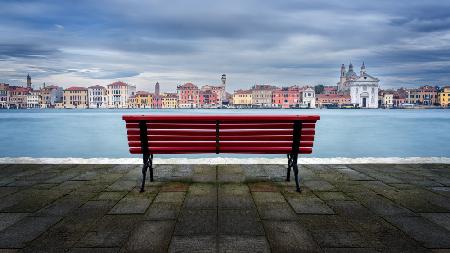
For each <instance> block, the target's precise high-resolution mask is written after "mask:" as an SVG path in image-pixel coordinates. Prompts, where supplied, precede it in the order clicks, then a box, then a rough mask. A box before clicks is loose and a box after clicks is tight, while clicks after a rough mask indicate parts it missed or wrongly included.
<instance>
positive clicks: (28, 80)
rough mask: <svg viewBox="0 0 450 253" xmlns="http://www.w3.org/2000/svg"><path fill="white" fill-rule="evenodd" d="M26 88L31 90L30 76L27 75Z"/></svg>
mask: <svg viewBox="0 0 450 253" xmlns="http://www.w3.org/2000/svg"><path fill="white" fill-rule="evenodd" d="M27 88H29V89H31V76H30V74H28V75H27Z"/></svg>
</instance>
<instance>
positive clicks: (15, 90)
mask: <svg viewBox="0 0 450 253" xmlns="http://www.w3.org/2000/svg"><path fill="white" fill-rule="evenodd" d="M29 92H30V89H29V88H25V87H21V86H9V108H14V109H24V108H27V96H28V93H29Z"/></svg>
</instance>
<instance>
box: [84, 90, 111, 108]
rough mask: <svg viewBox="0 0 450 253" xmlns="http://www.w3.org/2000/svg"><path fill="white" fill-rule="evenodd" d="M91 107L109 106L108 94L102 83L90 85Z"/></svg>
mask: <svg viewBox="0 0 450 253" xmlns="http://www.w3.org/2000/svg"><path fill="white" fill-rule="evenodd" d="M88 97H89V108H107V107H108V95H107V94H106V88H105V87H103V86H101V85H95V86H90V87H88Z"/></svg>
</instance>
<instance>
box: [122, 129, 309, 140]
mask: <svg viewBox="0 0 450 253" xmlns="http://www.w3.org/2000/svg"><path fill="white" fill-rule="evenodd" d="M292 132H293V131H292V130H291V129H271V130H261V129H251V130H249V129H244V130H222V131H220V136H232V135H241V136H252V135H290V134H291V135H292V134H293V133H292ZM139 133H140V130H138V129H129V130H127V134H128V135H139ZM147 133H148V136H149V138H151V136H152V135H184V136H186V135H188V136H189V135H192V136H216V131H215V130H197V129H192V130H190V129H187V130H172V129H168V130H159V129H148V130H147ZM301 134H302V135H314V134H315V130H312V129H302V132H301Z"/></svg>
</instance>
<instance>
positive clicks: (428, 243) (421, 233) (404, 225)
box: [387, 216, 450, 248]
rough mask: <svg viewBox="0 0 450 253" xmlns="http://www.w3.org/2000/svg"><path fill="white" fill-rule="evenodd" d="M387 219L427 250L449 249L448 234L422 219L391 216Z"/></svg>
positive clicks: (449, 238) (449, 239) (449, 233)
mask: <svg viewBox="0 0 450 253" xmlns="http://www.w3.org/2000/svg"><path fill="white" fill-rule="evenodd" d="M387 219H388V221H389V222H391V223H392V224H393V225H394V226H397V227H398V228H399V229H401V230H402V231H403V232H405V233H406V234H408V235H409V236H411V237H412V238H414V239H415V240H417V241H418V242H420V243H422V244H423V245H424V246H425V247H427V248H450V232H449V231H448V230H446V229H444V228H443V227H441V226H438V225H436V224H434V223H432V222H431V221H428V220H426V219H425V218H423V217H405V216H403V217H402V216H392V217H387Z"/></svg>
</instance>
